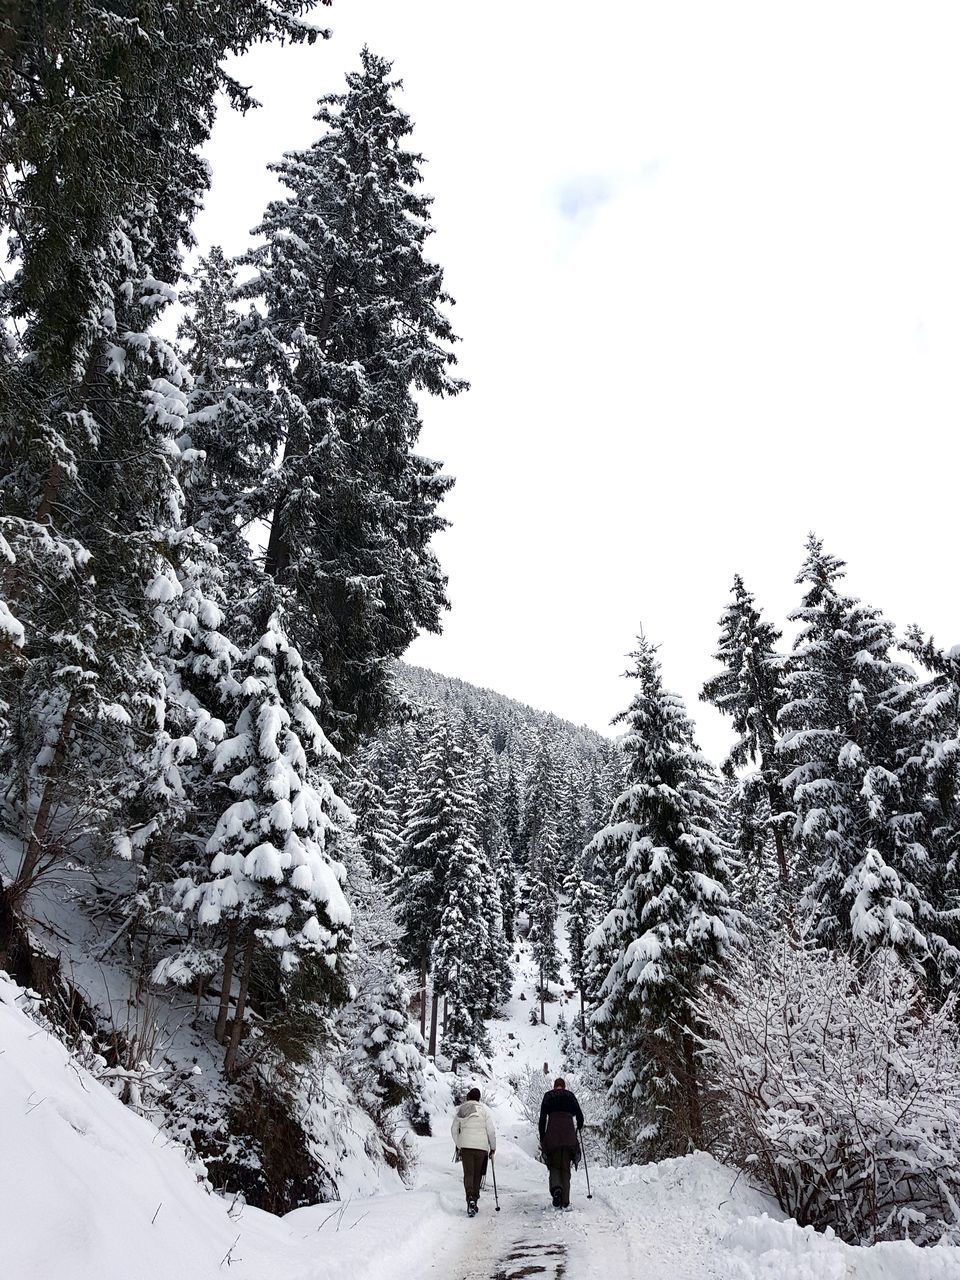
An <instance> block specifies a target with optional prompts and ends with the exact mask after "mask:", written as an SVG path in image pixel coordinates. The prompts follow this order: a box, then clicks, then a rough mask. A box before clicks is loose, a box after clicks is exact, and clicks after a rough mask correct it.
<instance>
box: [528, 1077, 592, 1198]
mask: <svg viewBox="0 0 960 1280" xmlns="http://www.w3.org/2000/svg"><path fill="white" fill-rule="evenodd" d="M539 1127H540V1150H541V1151H542V1152H543V1160H544V1164H546V1166H547V1168H548V1169H549V1170H550V1194H551V1196H552V1197H553V1205H554V1208H555V1209H566V1208H567V1207H568V1206H569V1204H570V1166H571V1165H574V1166H576V1165H578V1164H579V1163H580V1130H581V1129H582V1128H583V1112H582V1111H581V1110H580V1103H579V1102H578V1101H577V1099H576V1095H575V1094H573V1093H571V1092H570V1090H569V1089H568V1088H567V1086H566V1083H565V1082H564V1080H563V1079H562V1078H560V1077H558V1078H557V1079H556V1080H554V1082H553V1088H552V1089H549V1090H548V1091H547V1092H546V1093H545V1094H544V1095H543V1101H542V1102H541V1103H540V1126H539Z"/></svg>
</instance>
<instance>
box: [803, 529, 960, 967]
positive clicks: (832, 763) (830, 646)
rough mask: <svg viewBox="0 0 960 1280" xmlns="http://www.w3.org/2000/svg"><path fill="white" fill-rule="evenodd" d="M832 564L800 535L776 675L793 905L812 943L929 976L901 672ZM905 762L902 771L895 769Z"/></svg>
mask: <svg viewBox="0 0 960 1280" xmlns="http://www.w3.org/2000/svg"><path fill="white" fill-rule="evenodd" d="M843 575H844V564H843V562H842V561H841V560H838V559H837V558H836V557H834V556H832V555H830V554H829V553H828V552H826V551H825V550H824V548H823V544H822V542H821V541H820V540H819V539H818V538H815V537H814V536H813V535H811V536H810V538H809V540H808V543H807V558H806V560H805V561H804V564H803V567H802V569H801V571H800V574H799V576H798V579H797V581H798V582H800V583H801V584H803V585H804V586H805V587H806V592H805V594H804V597H803V603H802V605H801V607H800V608H799V609H798V610H796V612H795V613H794V614H792V615H791V617H792V618H793V620H795V621H797V622H799V623H800V624H801V628H800V632H799V634H798V636H797V640H796V642H795V645H794V651H793V654H792V656H791V659H790V664H789V669H788V673H787V677H786V691H787V694H788V697H789V701H788V702H787V704H786V705H785V706H784V708H783V710H782V711H781V716H780V720H781V724H782V726H783V728H784V733H783V738H782V740H781V743H780V745H779V750H780V752H781V753H782V754H783V756H784V758H785V759H786V760H787V761H788V762H789V763H790V764H791V765H792V766H793V767H792V772H791V773H790V774H789V775H788V777H787V779H786V782H785V785H786V787H788V788H789V789H790V790H792V793H793V803H794V807H795V810H796V814H797V818H796V827H795V833H794V839H795V840H796V842H797V843H798V844H799V845H800V846H801V847H802V850H803V855H804V859H803V867H804V871H805V885H804V894H803V905H804V907H805V909H806V910H807V911H808V912H810V913H812V915H813V919H814V928H815V933H816V937H817V938H818V939H819V940H820V941H822V942H823V943H824V944H826V945H828V946H833V947H843V948H855V949H857V950H859V951H861V952H864V953H869V952H871V951H873V950H875V949H876V948H877V947H892V948H894V949H895V950H897V951H898V952H900V954H901V955H903V956H904V957H906V958H908V959H912V960H913V961H915V962H917V963H922V964H925V965H927V966H928V967H930V966H933V967H935V966H936V965H937V964H938V963H940V962H942V961H943V960H944V959H946V958H947V957H948V956H952V950H951V948H950V945H949V942H948V940H947V938H946V937H945V936H944V932H943V926H944V921H943V920H942V918H941V914H940V912H939V911H938V910H937V907H936V905H935V898H936V889H935V884H934V882H935V880H936V878H937V876H938V874H939V872H938V868H937V866H936V860H935V857H934V855H933V851H932V850H931V849H929V848H927V847H926V846H925V844H924V843H923V836H924V832H923V827H922V822H921V820H920V814H919V805H920V804H921V803H922V800H921V798H920V797H919V796H918V795H917V794H916V788H917V786H918V785H922V784H921V780H920V778H919V776H918V773H917V771H916V769H915V768H914V767H913V766H911V765H909V762H910V760H912V759H913V751H912V744H911V741H910V733H909V727H908V725H907V722H905V721H904V720H903V719H902V718H901V717H900V715H899V706H900V704H901V702H902V700H903V697H904V691H905V688H908V687H909V685H910V684H911V683H912V679H913V674H912V672H911V671H910V669H909V668H907V667H905V666H904V665H903V664H902V663H899V662H897V661H895V660H894V658H893V657H891V650H892V649H893V647H894V645H895V636H894V630H893V626H892V624H891V623H890V622H888V621H887V620H886V619H885V618H884V617H882V615H881V614H880V613H879V611H878V610H876V609H873V608H871V607H869V606H867V605H864V604H862V603H861V602H860V601H859V600H856V599H855V598H853V597H852V596H847V595H844V594H843V593H842V592H841V590H840V587H839V583H840V580H841V579H842V577H843ZM905 764H906V765H908V767H907V768H904V765H905Z"/></svg>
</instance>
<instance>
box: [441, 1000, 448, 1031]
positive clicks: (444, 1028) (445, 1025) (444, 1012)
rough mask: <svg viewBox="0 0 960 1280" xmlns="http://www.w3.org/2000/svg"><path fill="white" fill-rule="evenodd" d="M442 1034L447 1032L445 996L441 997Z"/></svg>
mask: <svg viewBox="0 0 960 1280" xmlns="http://www.w3.org/2000/svg"><path fill="white" fill-rule="evenodd" d="M442 1026H443V1035H446V1034H447V997H446V996H444V997H443V1023H442Z"/></svg>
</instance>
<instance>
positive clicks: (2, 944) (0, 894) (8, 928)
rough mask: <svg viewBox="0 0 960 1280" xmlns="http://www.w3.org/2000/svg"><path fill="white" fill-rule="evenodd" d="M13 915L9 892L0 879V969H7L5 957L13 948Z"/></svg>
mask: <svg viewBox="0 0 960 1280" xmlns="http://www.w3.org/2000/svg"><path fill="white" fill-rule="evenodd" d="M13 927H14V914H13V905H12V903H11V902H10V893H9V890H8V889H6V888H5V887H4V884H3V881H2V879H0V969H5V968H6V967H7V957H8V956H9V954H10V951H11V949H12V948H13Z"/></svg>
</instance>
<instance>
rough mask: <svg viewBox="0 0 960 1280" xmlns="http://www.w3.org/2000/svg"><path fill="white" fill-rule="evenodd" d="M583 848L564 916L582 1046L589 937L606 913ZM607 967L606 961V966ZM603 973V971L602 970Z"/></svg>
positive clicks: (588, 994)
mask: <svg viewBox="0 0 960 1280" xmlns="http://www.w3.org/2000/svg"><path fill="white" fill-rule="evenodd" d="M587 861H588V857H587V850H586V849H581V850H580V852H579V853H578V854H577V857H576V860H575V861H574V864H573V872H572V875H571V877H570V889H569V907H570V909H569V913H568V915H567V942H568V945H569V947H570V974H571V976H572V978H573V980H574V982H575V983H576V986H577V988H578V989H579V991H580V1004H581V1012H582V1017H581V1028H580V1029H581V1032H582V1034H583V1037H584V1045H583V1047H584V1048H586V1032H587V1027H586V1006H587V1005H588V1004H591V1005H592V1003H593V997H594V995H595V989H594V982H593V975H592V974H591V970H590V954H589V953H590V939H591V937H592V936H593V934H594V932H595V931H596V929H597V928H598V927H599V926H600V924H601V923H602V922H603V919H604V916H605V915H606V906H607V904H606V900H605V897H604V894H603V891H602V890H601V889H600V887H599V886H598V885H597V884H595V883H594V881H593V880H592V879H591V874H590V872H589V871H588V869H587ZM607 968H609V962H608V965H607ZM604 973H606V970H604Z"/></svg>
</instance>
